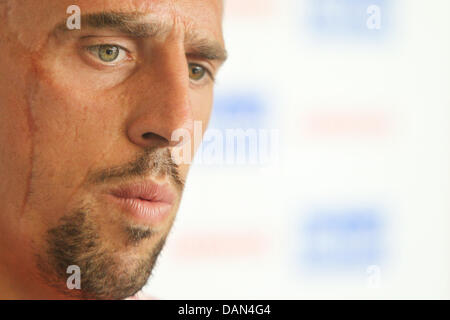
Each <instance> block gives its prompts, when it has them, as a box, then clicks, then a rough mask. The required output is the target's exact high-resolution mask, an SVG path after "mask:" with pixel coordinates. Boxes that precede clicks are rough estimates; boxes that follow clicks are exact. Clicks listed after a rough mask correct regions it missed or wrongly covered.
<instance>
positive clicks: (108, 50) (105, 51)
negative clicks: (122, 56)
mask: <svg viewBox="0 0 450 320" xmlns="http://www.w3.org/2000/svg"><path fill="white" fill-rule="evenodd" d="M119 53H120V51H119V48H118V47H117V46H111V45H101V46H100V47H99V51H98V56H99V58H100V59H101V60H103V61H105V62H112V61H114V60H116V59H117V57H118V56H119Z"/></svg>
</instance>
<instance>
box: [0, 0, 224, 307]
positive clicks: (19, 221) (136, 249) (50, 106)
mask: <svg viewBox="0 0 450 320" xmlns="http://www.w3.org/2000/svg"><path fill="white" fill-rule="evenodd" d="M72 4H77V5H78V6H80V8H81V10H82V14H89V13H97V12H100V11H111V12H126V13H135V12H139V13H141V14H144V15H145V17H144V20H145V19H147V18H148V19H150V18H151V19H153V20H154V19H156V20H158V21H160V22H161V23H164V24H165V25H167V26H169V27H170V28H169V32H167V33H166V34H164V35H161V36H159V37H157V38H139V39H136V38H133V37H129V36H126V35H123V34H121V33H120V32H118V31H115V30H114V31H110V30H105V29H103V30H90V29H89V28H83V27H82V28H81V30H80V31H73V33H54V32H53V30H54V28H55V26H56V25H58V24H59V23H61V21H65V19H67V18H68V16H69V15H68V14H67V13H66V9H67V7H68V6H70V5H72ZM222 10H223V8H222V2H221V1H217V0H181V1H180V0H177V1H171V0H159V1H156V0H117V1H114V0H113V1H111V0H108V1H106V0H80V1H77V2H76V3H74V2H73V1H72V0H68V1H66V0H44V1H35V0H12V1H2V0H0V23H1V28H0V52H2V58H1V59H0V175H1V179H0V204H1V210H0V298H2V299H65V298H94V299H95V298H101V299H105V298H106V299H108V298H114V299H116V298H117V299H121V298H125V297H126V296H122V295H123V294H125V292H127V293H131V294H134V293H135V292H137V291H138V290H140V289H141V286H142V283H137V284H134V287H132V288H129V290H122V291H121V290H118V289H117V286H118V283H115V284H113V283H112V284H109V283H108V281H106V282H105V283H103V284H102V285H103V287H104V288H105V290H104V292H101V293H99V292H89V290H86V289H83V274H86V273H87V272H88V270H81V279H82V288H81V290H71V291H68V290H67V289H66V287H65V286H66V280H67V277H68V276H69V275H68V274H66V275H64V274H61V272H59V273H58V272H57V271H58V270H57V268H55V266H54V264H55V261H53V260H54V258H52V256H51V255H50V253H49V252H51V251H52V250H55V248H54V246H55V241H53V240H55V239H53V240H52V236H53V238H55V237H56V238H58V237H62V238H65V240H67V237H68V236H67V234H65V233H61V232H60V233H58V231H61V230H63V229H62V228H63V227H62V226H64V225H66V226H67V219H68V217H72V220H71V221H72V223H75V224H76V223H78V222H77V221H78V220H77V218H76V217H79V216H77V215H76V213H77V212H79V211H80V210H81V211H83V210H84V217H85V219H87V220H88V222H89V224H88V225H89V226H90V228H91V229H92V230H91V231H92V233H93V235H94V236H95V237H96V243H97V246H98V248H97V249H98V250H97V249H96V250H97V251H101V252H105V253H106V254H107V256H108V257H109V260H108V261H110V262H111V264H112V265H113V267H111V268H110V269H107V270H106V271H105V273H108V272H110V273H114V274H111V275H110V276H111V277H112V276H113V275H120V279H122V282H123V281H125V282H126V281H127V279H129V277H130V276H131V274H132V272H134V271H137V270H139V268H138V266H139V265H140V266H141V267H142V263H148V264H151V263H154V261H153V262H151V261H149V259H148V257H150V256H152V255H153V256H155V255H157V253H158V252H159V249H160V248H158V246H161V244H162V243H163V241H164V239H165V238H166V237H167V235H168V233H169V231H170V228H171V226H172V224H173V221H174V219H175V216H176V212H177V210H178V207H179V203H180V201H181V197H182V190H183V189H182V186H181V185H178V184H177V183H176V182H175V180H174V179H173V177H170V175H169V174H167V172H164V171H157V170H153V169H154V166H153V165H158V164H159V162H160V161H161V160H162V159H166V158H164V157H163V156H162V155H163V154H165V152H166V151H167V152H170V150H172V148H174V147H176V145H177V142H174V141H171V135H172V133H173V132H174V130H176V129H179V128H183V129H185V130H187V132H189V134H190V135H191V138H192V139H193V122H194V121H202V123H203V129H204V130H205V129H206V127H207V124H208V121H209V117H210V114H211V108H212V101H213V87H214V82H213V81H212V79H211V78H210V77H209V75H205V77H203V78H202V79H201V80H200V81H196V80H193V79H192V78H190V74H189V69H188V65H189V64H190V63H197V64H200V65H202V66H204V67H205V68H208V70H210V71H211V73H212V74H213V75H215V74H216V73H217V71H218V70H219V68H220V65H221V61H218V60H217V61H216V60H214V61H210V60H207V59H203V58H198V57H194V56H191V55H190V52H191V51H192V48H190V47H189V46H188V45H186V43H185V42H186V41H185V40H186V37H185V36H186V34H187V33H188V32H192V31H196V32H197V31H198V32H200V33H201V34H203V35H204V36H205V37H207V38H208V39H210V40H214V41H215V42H217V43H218V44H220V45H222V46H223V45H224V42H223V37H222V27H221V24H222ZM87 34H89V35H93V37H91V38H89V40H88V41H85V40H86V39H84V40H82V39H80V38H81V36H82V35H87ZM111 41H114V42H117V43H119V44H120V45H121V46H123V47H126V48H128V49H130V50H131V51H132V54H131V55H130V56H129V57H128V58H129V59H126V60H124V61H123V62H120V63H119V64H117V65H114V66H106V67H105V66H104V65H103V62H102V61H101V60H99V59H98V56H95V55H94V54H92V52H88V51H87V50H79V49H78V48H79V47H83V46H84V47H85V46H89V45H93V44H105V43H107V44H108V43H110V42H111ZM193 148H194V146H193ZM148 150H153V151H154V152H153V153H151V154H152V155H154V156H153V157H149V158H142V157H143V155H144V154H145V152H146V151H148ZM192 152H193V153H194V152H195V150H192ZM158 155H159V157H158ZM139 157H141V159H147V160H149V161H152V165H149V166H148V170H143V171H144V172H140V173H139V175H137V176H131V175H126V174H124V175H123V176H122V177H120V178H118V179H107V180H105V181H104V182H103V183H99V184H93V183H90V181H91V180H90V179H91V178H92V177H93V176H95V174H97V173H99V172H105V170H108V169H111V168H117V167H122V166H126V165H127V164H131V163H134V162H133V161H135V160H136V159H139ZM152 168H153V169H152ZM176 171H177V175H178V177H179V179H180V180H181V181H184V180H185V179H186V177H187V174H188V171H189V164H180V165H179V166H178V167H176ZM106 172H108V171H106ZM149 178H151V179H152V180H153V181H156V182H158V183H167V184H169V185H170V186H171V188H172V190H173V191H174V192H175V194H176V195H177V197H176V198H177V199H176V203H175V205H174V207H173V208H172V211H171V214H170V216H169V219H167V220H165V221H163V223H161V224H160V225H158V226H157V227H155V228H153V229H152V232H153V233H152V236H151V237H146V238H144V239H142V240H140V241H136V242H135V243H132V244H130V242H129V238H127V235H126V233H125V232H124V231H123V230H124V228H125V226H129V225H133V226H134V227H136V228H139V227H142V228H143V229H146V228H148V226H145V225H142V226H141V225H140V222H138V221H132V219H131V218H129V217H128V216H127V215H126V214H124V213H123V212H122V211H121V209H120V208H118V207H117V206H114V205H113V204H111V203H110V202H108V201H107V200H105V198H104V197H103V194H104V192H105V191H106V190H109V189H110V188H112V187H114V186H117V185H118V183H119V182H136V181H138V182H139V181H144V180H145V179H149ZM64 219H66V220H64ZM65 221H66V224H64V223H65ZM85 227H86V225H84V224H81V223H80V224H79V225H78V227H77V228H78V229H77V230H78V231H80V234H85V231H86V228H85ZM83 228H84V229H83ZM52 230H53V231H52ZM81 231H82V232H81ZM51 241H53V242H51ZM67 241H68V240H67ZM52 243H53V244H52ZM56 243H57V242H56ZM52 246H53V249H52ZM56 246H57V245H56ZM69 251H70V250H69ZM97 253H98V252H97ZM95 256H96V254H93V257H94V258H95ZM87 265H89V264H87ZM84 267H85V266H84ZM86 268H87V267H86ZM149 268H151V265H148V268H147V269H149ZM99 269H100V271H99V272H101V270H102V268H99ZM147 276H148V275H147ZM106 279H109V278H106ZM116 280H117V279H116ZM141 282H142V281H141Z"/></svg>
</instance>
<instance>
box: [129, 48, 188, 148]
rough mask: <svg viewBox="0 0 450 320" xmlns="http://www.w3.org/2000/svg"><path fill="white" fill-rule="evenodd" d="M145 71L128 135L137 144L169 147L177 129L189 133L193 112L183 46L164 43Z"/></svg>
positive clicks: (172, 144)
mask: <svg viewBox="0 0 450 320" xmlns="http://www.w3.org/2000/svg"><path fill="white" fill-rule="evenodd" d="M151 60H152V61H151V63H150V64H149V65H148V68H147V70H145V71H142V76H140V77H138V78H139V79H138V82H139V83H137V86H138V87H139V88H140V89H139V90H138V91H137V92H135V93H136V94H138V95H139V97H136V101H137V102H136V104H137V107H136V108H135V111H134V115H133V117H132V120H131V121H130V123H129V125H128V128H127V134H128V138H129V139H130V141H131V142H132V143H134V144H136V145H138V146H139V147H143V148H147V147H153V146H162V147H170V146H175V145H177V144H178V143H179V142H181V141H172V139H171V138H172V134H173V132H174V131H175V130H177V129H184V130H188V132H189V134H191V133H192V128H193V114H192V106H191V102H190V96H189V87H190V85H189V73H188V65H187V60H186V55H185V53H184V48H183V47H181V46H178V45H167V46H165V47H164V48H162V49H161V50H160V51H159V52H158V53H155V54H154V55H153V57H152V59H151Z"/></svg>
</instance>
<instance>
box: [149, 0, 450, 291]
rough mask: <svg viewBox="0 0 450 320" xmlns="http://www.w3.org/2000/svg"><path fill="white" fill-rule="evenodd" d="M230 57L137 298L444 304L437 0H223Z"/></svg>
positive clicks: (442, 13) (442, 68) (448, 179)
mask: <svg viewBox="0 0 450 320" xmlns="http://www.w3.org/2000/svg"><path fill="white" fill-rule="evenodd" d="M225 3H226V10H225V20H224V34H225V39H226V43H227V49H228V51H229V54H230V57H229V60H228V61H227V63H226V65H225V66H224V68H223V69H222V70H221V73H220V75H219V78H218V82H217V89H216V101H215V107H214V112H213V116H212V120H211V124H210V126H209V129H208V133H207V134H206V135H205V141H204V142H203V144H202V146H201V148H200V151H199V153H198V154H197V156H196V160H195V165H194V166H193V167H192V170H191V172H190V175H189V178H188V182H187V185H186V191H185V194H184V199H183V202H182V206H181V208H180V211H179V213H178V217H177V220H176V222H175V225H174V228H173V229H172V232H171V235H170V237H169V239H168V243H167V245H166V247H165V249H164V250H163V252H162V254H161V256H160V258H159V260H158V264H157V266H156V268H155V269H154V275H153V276H152V278H151V279H150V281H149V283H148V285H147V286H146V287H145V289H144V290H145V292H146V293H148V294H149V295H152V296H154V297H156V298H159V299H317V298H319V299H330V298H333V299H347V298H348V299H350V298H353V299H368V298H374V299H400V298H401V299H431V298H433V299H435V298H436V299H449V298H450V235H449V231H450V141H449V140H450V91H449V90H450V2H449V1H447V0H432V1H421V0H245V1H242V0H226V2H225Z"/></svg>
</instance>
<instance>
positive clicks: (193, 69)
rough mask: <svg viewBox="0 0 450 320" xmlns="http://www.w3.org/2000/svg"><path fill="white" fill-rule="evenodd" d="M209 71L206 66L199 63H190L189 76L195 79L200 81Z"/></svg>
mask: <svg viewBox="0 0 450 320" xmlns="http://www.w3.org/2000/svg"><path fill="white" fill-rule="evenodd" d="M207 73H208V71H207V70H206V68H204V67H202V66H201V65H198V64H193V63H190V64H189V78H191V79H192V80H194V81H200V80H201V79H203V78H204V77H205V75H206V74H207Z"/></svg>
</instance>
